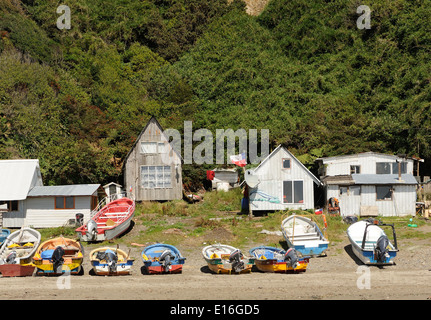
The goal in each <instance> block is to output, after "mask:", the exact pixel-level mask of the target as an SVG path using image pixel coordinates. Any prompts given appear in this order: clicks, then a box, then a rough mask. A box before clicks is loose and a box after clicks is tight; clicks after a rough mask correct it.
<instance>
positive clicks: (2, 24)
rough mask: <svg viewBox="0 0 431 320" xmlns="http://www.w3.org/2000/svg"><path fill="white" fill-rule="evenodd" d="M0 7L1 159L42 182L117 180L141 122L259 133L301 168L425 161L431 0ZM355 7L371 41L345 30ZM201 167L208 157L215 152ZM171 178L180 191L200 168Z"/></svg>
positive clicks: (85, 0) (429, 155)
mask: <svg viewBox="0 0 431 320" xmlns="http://www.w3.org/2000/svg"><path fill="white" fill-rule="evenodd" d="M64 4H67V5H68V6H69V7H70V8H71V13H72V16H71V25H72V28H71V29H70V30H67V29H63V30H59V29H57V27H56V21H57V18H58V17H59V16H60V15H59V14H57V13H56V8H57V6H58V2H57V1H53V0H25V1H15V0H3V1H0V38H1V40H0V158H2V159H7V158H38V159H40V163H41V170H42V175H43V178H44V183H45V184H66V183H90V182H92V183H105V182H109V181H118V182H120V183H121V182H122V180H121V165H122V161H123V159H124V157H125V156H126V154H127V152H128V150H129V148H130V147H131V145H132V144H133V142H134V140H135V139H136V137H137V135H138V134H139V132H140V131H141V130H142V128H143V127H144V125H145V124H146V122H147V121H148V119H149V118H150V116H151V115H154V116H156V117H157V119H158V120H159V121H160V123H161V124H162V126H164V127H165V128H174V129H178V130H179V131H180V132H182V129H183V123H184V121H186V120H191V121H193V129H194V130H196V129H199V128H207V129H210V130H211V131H212V132H214V136H215V130H216V129H228V128H232V129H234V130H236V129H239V128H244V129H245V130H247V131H248V130H249V129H269V131H270V143H271V146H272V147H274V146H276V145H278V144H280V143H282V144H285V145H286V146H287V147H288V148H289V149H290V150H291V151H292V152H293V153H294V154H295V155H297V156H298V157H299V159H300V160H301V161H303V162H304V163H305V164H307V166H309V167H311V166H312V164H313V161H314V159H315V158H316V157H320V156H333V155H340V154H347V153H352V152H362V151H370V150H372V151H377V152H387V153H403V154H407V155H417V156H420V157H422V158H425V161H429V160H431V150H430V148H429V144H430V141H431V139H430V138H431V132H430V129H431V119H430V106H431V84H430V81H431V77H430V74H431V32H430V27H429V23H427V22H429V21H431V11H430V10H429V7H430V5H431V1H429V0H428V1H426V0H424V1H407V0H392V1H387V0H376V1H365V2H363V1H361V2H359V1H357V0H334V1H306V0H272V1H269V3H268V4H267V5H266V7H265V9H264V10H263V12H262V13H261V14H260V15H257V16H254V15H248V14H247V13H246V8H245V4H244V3H243V2H242V1H240V0H235V1H224V0H146V1H141V0H122V1H114V0H104V1H101V0H91V1H90V0H70V1H67V3H64ZM359 5H368V6H369V7H370V8H371V10H372V12H371V29H362V30H361V29H358V28H357V26H356V20H357V19H358V17H359V16H360V14H357V13H356V9H357V7H358V6H359ZM214 155H215V153H214ZM207 167H208V168H209V167H213V165H206V166H193V165H188V166H185V167H184V175H185V178H184V182H185V184H186V187H195V188H197V187H199V186H200V184H201V182H202V180H203V179H204V178H205V176H204V174H203V172H204V169H205V168H207Z"/></svg>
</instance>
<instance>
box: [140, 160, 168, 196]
mask: <svg viewBox="0 0 431 320" xmlns="http://www.w3.org/2000/svg"><path fill="white" fill-rule="evenodd" d="M144 167H146V168H148V171H147V175H148V176H149V173H150V169H149V168H150V167H153V168H154V180H147V182H148V183H149V182H153V183H154V187H150V186H149V185H148V186H145V185H144V183H143V181H142V179H143V174H142V168H144ZM158 167H162V168H163V178H162V181H163V186H162V187H160V186H158V182H159V181H158V180H157V177H158V175H157V173H158V172H157V168H158ZM166 168H169V170H166ZM165 172H169V176H170V179H169V186H166V185H165V184H166V181H165ZM139 175H140V176H139V178H140V179H139V180H140V183H139V187H140V188H143V189H148V190H153V189H172V188H173V183H172V166H167V165H141V166H140V167H139Z"/></svg>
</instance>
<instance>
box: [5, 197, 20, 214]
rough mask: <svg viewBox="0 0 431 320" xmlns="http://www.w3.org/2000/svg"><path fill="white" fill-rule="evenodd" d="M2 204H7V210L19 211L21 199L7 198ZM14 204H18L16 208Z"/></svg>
mask: <svg viewBox="0 0 431 320" xmlns="http://www.w3.org/2000/svg"><path fill="white" fill-rule="evenodd" d="M2 202H3V203H2V204H6V210H7V211H6V212H17V211H19V200H6V201H2ZM13 204H16V210H13Z"/></svg>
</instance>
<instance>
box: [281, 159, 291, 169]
mask: <svg viewBox="0 0 431 320" xmlns="http://www.w3.org/2000/svg"><path fill="white" fill-rule="evenodd" d="M282 161H283V169H290V159H282Z"/></svg>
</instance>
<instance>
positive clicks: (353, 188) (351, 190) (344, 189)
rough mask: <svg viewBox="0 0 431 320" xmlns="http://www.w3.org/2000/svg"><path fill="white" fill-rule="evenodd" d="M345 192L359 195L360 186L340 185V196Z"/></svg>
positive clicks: (350, 194)
mask: <svg viewBox="0 0 431 320" xmlns="http://www.w3.org/2000/svg"><path fill="white" fill-rule="evenodd" d="M343 194H346V195H349V196H359V195H360V194H361V187H360V186H350V187H340V196H341V195H343Z"/></svg>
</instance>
